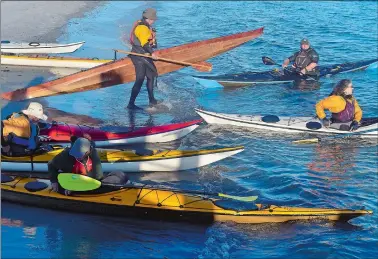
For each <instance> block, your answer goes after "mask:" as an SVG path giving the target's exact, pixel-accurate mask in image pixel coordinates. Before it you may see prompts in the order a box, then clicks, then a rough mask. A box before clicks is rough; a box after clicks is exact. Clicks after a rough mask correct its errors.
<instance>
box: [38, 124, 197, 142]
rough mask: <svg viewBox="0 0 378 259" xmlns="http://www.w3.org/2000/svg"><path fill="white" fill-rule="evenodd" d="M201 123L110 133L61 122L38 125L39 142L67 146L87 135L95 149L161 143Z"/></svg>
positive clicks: (186, 132)
mask: <svg viewBox="0 0 378 259" xmlns="http://www.w3.org/2000/svg"><path fill="white" fill-rule="evenodd" d="M202 121H203V120H193V121H188V122H182V123H174V124H168V125H161V126H152V127H141V128H134V129H128V130H124V131H122V132H111V131H106V130H103V129H100V128H95V127H90V126H85V125H71V124H66V123H61V122H53V123H40V129H41V130H40V140H41V141H42V142H48V143H51V144H60V145H67V144H69V143H70V138H71V136H77V137H83V135H84V134H88V135H89V136H90V137H91V138H92V140H93V141H95V142H96V147H109V146H112V145H122V144H135V143H159V142H160V143H161V142H168V141H173V140H176V139H179V138H182V137H184V136H186V135H188V134H189V133H190V132H192V131H193V130H195V129H196V128H197V127H198V126H199V124H200V123H201V122H202ZM123 129H125V128H123Z"/></svg>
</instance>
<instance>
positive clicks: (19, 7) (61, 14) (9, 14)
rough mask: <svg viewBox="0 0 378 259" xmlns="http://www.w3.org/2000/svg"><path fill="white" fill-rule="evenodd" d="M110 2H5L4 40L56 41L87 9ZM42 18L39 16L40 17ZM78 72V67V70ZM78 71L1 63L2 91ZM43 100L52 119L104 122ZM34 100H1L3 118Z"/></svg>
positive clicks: (2, 21) (2, 27)
mask: <svg viewBox="0 0 378 259" xmlns="http://www.w3.org/2000/svg"><path fill="white" fill-rule="evenodd" d="M104 3H106V2H99V1H19V2H1V40H11V41H26V42H31V41H39V42H56V39H57V38H58V37H59V36H60V35H61V34H62V33H63V32H64V30H65V27H66V25H67V23H68V21H69V20H70V19H71V18H74V17H83V16H84V15H85V13H86V12H89V11H91V10H93V9H94V8H96V7H99V6H100V5H102V4H104ZM36 17H38V19H36ZM76 71H77V70H76ZM76 71H75V70H64V69H50V68H38V67H21V66H3V65H2V66H1V71H0V84H1V91H2V92H8V91H12V90H15V89H18V88H21V87H29V86H32V85H37V84H40V83H42V82H45V81H49V80H53V79H55V78H57V77H61V76H64V75H66V74H69V73H73V72H76ZM33 101H38V102H41V103H42V104H43V105H44V107H45V109H46V113H47V114H48V116H49V119H48V120H49V121H51V120H56V121H61V122H66V123H80V124H86V125H98V124H100V123H102V122H103V121H102V120H100V119H95V118H91V117H89V116H84V115H78V114H72V113H66V112H63V111H60V110H57V109H55V108H49V107H48V101H46V100H45V99H43V98H41V99H38V100H33ZM30 102H31V100H29V101H25V102H8V101H4V100H1V107H2V108H1V118H2V119H4V118H5V117H6V116H8V115H9V114H11V113H12V112H18V111H20V110H22V109H25V108H26V107H27V106H28V104H29V103H30Z"/></svg>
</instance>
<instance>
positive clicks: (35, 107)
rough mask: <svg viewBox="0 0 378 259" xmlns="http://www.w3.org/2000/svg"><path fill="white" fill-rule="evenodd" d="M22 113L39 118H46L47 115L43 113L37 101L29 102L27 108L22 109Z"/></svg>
mask: <svg viewBox="0 0 378 259" xmlns="http://www.w3.org/2000/svg"><path fill="white" fill-rule="evenodd" d="M22 113H24V114H26V115H31V116H34V117H37V118H38V119H40V120H44V121H45V120H47V118H48V117H47V115H45V114H43V107H42V104H40V103H37V102H31V103H30V104H29V107H28V109H26V110H22Z"/></svg>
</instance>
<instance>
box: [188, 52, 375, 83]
mask: <svg viewBox="0 0 378 259" xmlns="http://www.w3.org/2000/svg"><path fill="white" fill-rule="evenodd" d="M376 62H378V59H370V60H364V61H358V62H347V63H343V64H336V65H325V66H319V67H318V69H319V70H318V71H319V73H318V75H317V76H316V77H315V78H314V77H311V76H301V75H299V74H298V73H295V72H293V71H291V70H288V69H285V70H282V69H277V68H276V69H273V70H270V71H263V72H245V73H239V74H226V75H219V76H194V78H195V79H196V80H198V81H199V82H200V83H202V84H204V85H211V84H212V82H214V81H216V82H218V83H219V84H221V85H222V86H225V87H226V86H235V87H236V86H247V85H252V84H282V83H292V82H294V81H297V80H307V81H309V80H311V81H316V80H317V79H319V78H321V77H326V76H332V75H336V74H340V73H346V72H352V71H356V70H364V69H366V68H367V67H369V66H370V65H372V64H374V63H376ZM216 82H215V84H216ZM213 85H214V84H213Z"/></svg>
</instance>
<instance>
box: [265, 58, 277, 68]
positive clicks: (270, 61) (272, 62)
mask: <svg viewBox="0 0 378 259" xmlns="http://www.w3.org/2000/svg"><path fill="white" fill-rule="evenodd" d="M262 62H263V63H264V65H269V66H270V65H277V63H276V62H275V61H274V60H273V59H271V58H270V57H265V56H264V57H262Z"/></svg>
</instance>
